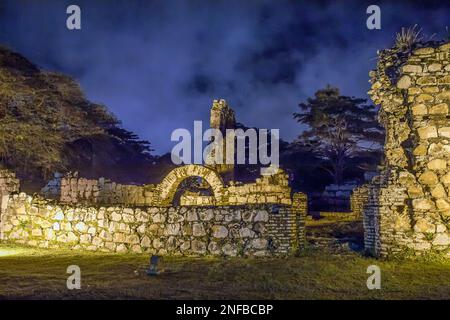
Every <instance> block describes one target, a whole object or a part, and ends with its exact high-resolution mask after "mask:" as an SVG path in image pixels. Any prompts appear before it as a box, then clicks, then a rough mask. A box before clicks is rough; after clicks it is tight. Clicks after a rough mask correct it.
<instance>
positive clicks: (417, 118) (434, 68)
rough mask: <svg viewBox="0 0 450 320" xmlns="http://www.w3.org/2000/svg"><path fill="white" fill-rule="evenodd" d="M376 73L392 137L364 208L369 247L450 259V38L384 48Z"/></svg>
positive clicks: (376, 97)
mask: <svg viewBox="0 0 450 320" xmlns="http://www.w3.org/2000/svg"><path fill="white" fill-rule="evenodd" d="M370 75H371V82H372V89H371V90H370V91H369V94H370V96H371V98H372V99H373V101H374V102H375V103H376V104H379V105H380V106H381V109H380V113H379V119H380V121H381V122H382V123H383V125H384V127H385V129H386V142H385V164H384V167H383V170H382V174H381V176H380V177H378V178H375V179H374V180H373V182H372V184H371V185H370V187H369V200H368V203H367V204H366V205H365V206H364V227H365V245H366V250H368V251H369V252H372V253H373V254H375V255H377V256H379V255H381V256H389V255H391V254H395V253H399V252H402V251H405V252H409V253H414V254H421V253H424V252H430V251H433V252H437V253H439V254H442V255H444V256H448V257H450V199H449V191H450V190H449V187H450V114H449V104H450V43H447V44H444V45H430V46H427V47H421V48H416V49H415V50H412V52H404V51H402V50H400V49H396V48H393V49H388V50H383V51H381V52H380V53H379V61H378V65H377V69H376V70H374V71H372V72H371V73H370Z"/></svg>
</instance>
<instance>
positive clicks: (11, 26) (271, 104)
mask: <svg viewBox="0 0 450 320" xmlns="http://www.w3.org/2000/svg"><path fill="white" fill-rule="evenodd" d="M423 3H426V2H423ZM70 4H77V5H79V6H80V7H81V11H82V30H80V31H69V30H68V29H67V28H66V18H67V14H66V8H67V6H68V5H70ZM370 4H378V5H379V6H380V7H381V19H382V22H381V27H382V29H381V30H368V29H367V28H366V19H367V17H368V15H367V14H366V8H367V6H368V5H370ZM414 24H419V26H420V27H422V28H423V32H424V34H425V35H427V36H430V35H432V34H434V33H436V36H435V39H442V38H444V37H445V36H446V35H447V33H446V29H445V27H446V26H449V27H450V2H448V1H439V2H436V3H435V4H430V3H428V4H426V5H424V4H421V3H418V2H413V3H411V2H401V1H392V2H391V3H389V2H380V1H378V2H376V1H367V2H366V1H354V2H351V1H332V2H325V1H316V2H313V1H280V0H277V1H275V0H273V1H230V0H228V1H206V0H205V1H187V0H185V1H173V0H166V1H132V0H126V1H94V0H89V1H81V0H71V1H63V0H54V1H43V0H41V1H18V0H0V44H3V45H6V46H8V47H10V48H12V49H13V50H15V51H17V52H19V53H21V54H23V55H25V56H26V57H27V58H28V59H30V60H31V61H32V62H34V63H35V64H37V65H38V66H40V67H42V68H44V69H46V70H51V71H58V72H62V73H66V74H68V75H70V76H72V77H74V78H75V79H76V80H77V81H79V83H80V84H81V86H82V88H83V90H84V92H85V93H86V96H87V97H88V99H90V100H91V101H93V102H98V103H103V104H105V105H106V106H108V108H109V109H110V110H111V111H112V112H113V113H114V114H115V115H116V116H117V117H118V118H119V119H120V120H121V121H122V123H123V126H124V127H125V128H126V129H129V130H132V131H134V132H136V133H137V134H139V135H140V136H141V137H142V138H144V139H148V140H149V141H150V142H151V143H152V145H153V147H154V148H155V149H156V153H162V152H166V151H170V149H171V147H172V146H173V145H174V144H175V143H174V142H171V141H170V134H171V132H172V130H174V129H176V128H191V127H192V124H193V121H194V120H204V121H206V122H205V123H206V124H208V116H209V108H210V106H211V103H212V100H213V99H217V98H225V99H227V101H228V102H229V104H230V105H231V106H232V107H233V108H234V110H235V111H236V114H237V119H238V121H239V122H242V123H244V124H245V125H247V126H256V127H260V128H269V129H270V128H279V129H280V133H281V136H282V138H284V139H286V140H292V139H293V138H295V137H296V136H297V135H298V134H299V132H300V130H301V127H300V126H299V125H298V124H297V123H296V122H295V121H294V120H293V119H292V113H293V112H295V111H296V109H297V105H298V103H299V102H300V101H302V100H304V99H305V98H306V97H308V96H311V95H313V94H314V92H315V91H316V90H317V89H319V88H321V87H324V86H326V85H327V84H331V85H334V86H338V87H339V88H340V89H341V92H342V93H343V94H345V95H354V96H360V97H367V95H366V92H367V90H368V86H369V84H368V72H369V70H370V69H372V68H373V67H374V65H375V63H376V60H375V58H376V51H377V50H379V49H383V48H386V47H388V46H390V45H391V44H392V43H393V39H394V34H395V32H397V31H399V30H400V28H401V27H402V26H412V25H414Z"/></svg>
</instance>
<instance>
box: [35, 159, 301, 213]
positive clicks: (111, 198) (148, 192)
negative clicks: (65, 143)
mask: <svg viewBox="0 0 450 320" xmlns="http://www.w3.org/2000/svg"><path fill="white" fill-rule="evenodd" d="M192 176H198V177H204V178H206V179H205V180H206V181H207V182H208V183H209V185H210V186H211V188H212V190H213V191H214V195H213V196H201V195H199V194H195V193H191V192H187V193H186V194H183V195H182V196H181V199H180V203H181V204H182V205H194V206H201V205H245V204H265V203H277V204H284V205H290V204H291V203H292V200H291V189H290V187H289V185H288V175H287V174H286V173H284V171H283V170H281V169H280V170H279V171H278V172H277V173H275V174H273V175H270V176H261V177H260V178H258V179H256V181H255V182H254V183H246V184H243V183H240V182H236V181H230V182H229V183H228V184H227V185H225V183H224V182H223V180H222V178H221V176H220V175H219V174H218V173H217V171H215V170H213V169H211V168H207V167H204V166H201V165H187V166H183V167H178V168H176V169H174V170H173V171H172V172H171V173H169V174H168V175H167V176H166V177H165V178H164V179H163V181H161V182H160V183H159V184H156V185H155V184H149V185H142V186H138V185H124V184H119V183H115V182H113V181H110V180H108V179H104V178H100V179H98V180H92V179H91V180H90V179H85V178H79V177H78V176H77V175H76V174H68V175H66V176H63V177H61V178H60V179H59V180H58V181H56V180H52V181H51V182H50V183H49V184H48V185H47V186H46V187H45V188H44V189H43V191H42V194H43V195H44V197H46V198H53V199H58V200H59V201H61V202H63V203H73V204H76V203H84V204H98V205H115V204H121V205H137V206H145V205H147V206H155V205H167V206H169V205H172V199H173V196H174V195H175V192H176V191H177V187H178V185H179V184H180V183H181V182H182V181H183V180H184V179H185V178H187V177H192Z"/></svg>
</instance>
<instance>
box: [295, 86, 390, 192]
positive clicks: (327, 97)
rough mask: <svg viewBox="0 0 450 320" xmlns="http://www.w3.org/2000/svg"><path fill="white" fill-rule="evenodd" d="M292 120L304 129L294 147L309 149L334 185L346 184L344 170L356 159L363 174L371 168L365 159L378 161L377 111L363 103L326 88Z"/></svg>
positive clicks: (379, 132) (302, 105) (379, 129)
mask: <svg viewBox="0 0 450 320" xmlns="http://www.w3.org/2000/svg"><path fill="white" fill-rule="evenodd" d="M299 107H300V110H301V111H300V112H298V113H294V119H296V120H297V121H298V122H299V123H302V124H305V125H307V129H306V130H305V131H303V133H302V134H301V135H300V136H299V137H298V139H297V141H296V143H298V144H300V145H302V146H307V147H309V150H310V151H311V152H313V153H314V154H316V155H317V156H318V157H319V159H321V160H320V161H319V162H318V164H317V165H318V166H319V167H320V168H322V169H324V170H325V171H327V172H328V173H329V174H330V176H331V177H332V178H333V181H334V183H336V184H342V183H343V182H344V181H345V170H346V169H347V168H348V166H349V165H350V164H351V165H352V166H354V165H355V161H352V160H355V159H356V158H358V159H361V161H359V163H356V165H357V166H358V167H359V168H361V169H362V170H367V169H368V168H369V167H371V166H372V167H373V163H377V162H378V161H375V162H371V163H368V162H367V161H365V160H364V159H365V158H366V159H367V156H368V155H370V157H369V158H373V157H375V158H377V160H379V159H380V157H381V146H382V143H383V141H384V131H383V128H382V127H381V126H380V125H379V124H378V121H377V108H376V107H375V106H373V105H370V104H367V100H366V99H361V98H355V97H347V96H341V95H340V93H339V89H338V88H335V87H331V86H327V87H326V88H325V89H321V90H318V91H317V92H316V93H315V95H314V97H313V98H308V99H307V101H306V102H302V103H300V104H299Z"/></svg>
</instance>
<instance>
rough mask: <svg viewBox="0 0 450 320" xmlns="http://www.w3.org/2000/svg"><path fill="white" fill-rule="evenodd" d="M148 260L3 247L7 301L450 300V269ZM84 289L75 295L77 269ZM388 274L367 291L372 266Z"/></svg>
mask: <svg viewBox="0 0 450 320" xmlns="http://www.w3.org/2000/svg"><path fill="white" fill-rule="evenodd" d="M147 263H148V255H144V254H142V255H137V254H129V255H120V254H105V253H85V252H83V253H81V252H75V251H69V250H50V249H46V250H44V249H33V248H26V247H17V246H8V245H5V244H2V245H0V298H2V299H16V298H20V299H115V298H120V299H223V298H228V299H352V298H355V299H430V298H435V299H436V298H437V299H449V298H450V262H442V261H431V262H430V261H429V262H425V261H412V260H404V261H400V260H398V261H382V260H375V259H372V258H366V257H363V256H361V255H359V254H357V253H352V252H346V253H340V254H337V253H332V252H326V251H324V250H323V249H321V250H319V249H315V250H307V251H306V252H305V253H304V255H302V256H300V257H290V258H276V259H275V258H270V259H261V258H260V259H250V258H245V259H243V258H232V259H219V258H214V259H212V258H185V257H183V258H182V257H179V258H177V257H171V258H164V259H163V261H162V262H161V265H162V267H163V268H164V269H165V272H164V273H162V274H161V275H159V276H157V277H148V276H147V275H146V274H145V272H144V270H145V268H146V266H147ZM72 264H75V265H78V266H80V268H81V279H82V280H81V281H82V288H81V289H80V290H68V289H67V288H66V279H67V277H68V276H69V274H67V273H66V269H67V267H68V266H69V265H72ZM371 264H376V265H378V266H379V267H380V268H381V272H382V276H381V277H382V288H381V290H368V289H367V287H366V279H367V277H368V276H369V275H368V274H366V269H367V266H369V265H371Z"/></svg>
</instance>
